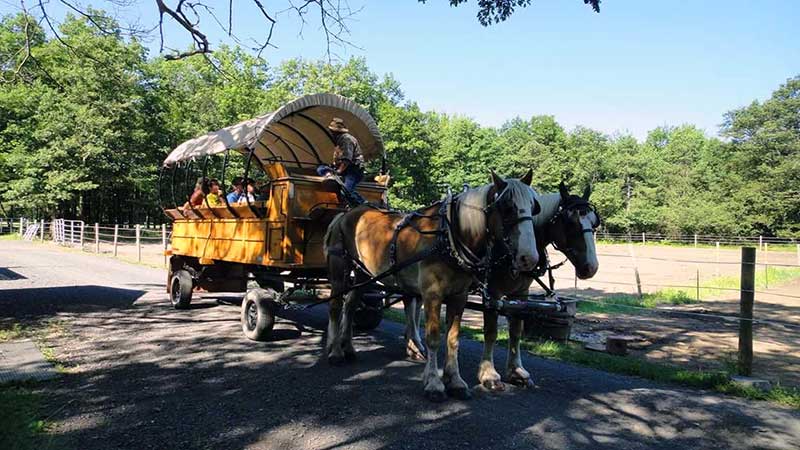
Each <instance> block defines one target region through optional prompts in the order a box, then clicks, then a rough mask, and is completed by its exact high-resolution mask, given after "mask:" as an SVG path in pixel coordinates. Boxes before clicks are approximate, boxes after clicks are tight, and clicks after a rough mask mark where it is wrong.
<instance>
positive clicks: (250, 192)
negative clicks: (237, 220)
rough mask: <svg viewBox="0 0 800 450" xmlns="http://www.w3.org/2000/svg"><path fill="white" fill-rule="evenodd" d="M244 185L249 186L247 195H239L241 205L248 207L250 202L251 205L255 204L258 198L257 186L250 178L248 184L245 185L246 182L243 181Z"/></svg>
mask: <svg viewBox="0 0 800 450" xmlns="http://www.w3.org/2000/svg"><path fill="white" fill-rule="evenodd" d="M242 184H247V195H245V194H244V193H241V194H239V204H240V205H246V204H247V202H248V201H249V202H250V203H253V202H255V201H256V196H255V192H256V184H255V182H254V181H253V180H251V179H250V178H248V179H247V183H245V182H244V180H243V181H242Z"/></svg>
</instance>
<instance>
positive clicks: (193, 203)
mask: <svg viewBox="0 0 800 450" xmlns="http://www.w3.org/2000/svg"><path fill="white" fill-rule="evenodd" d="M207 191H208V180H207V179H205V178H198V179H197V184H195V185H194V192H192V195H191V196H190V197H189V201H188V202H186V203H184V205H183V209H191V208H193V207H198V206H200V205H202V204H203V201H205V198H206V192H207Z"/></svg>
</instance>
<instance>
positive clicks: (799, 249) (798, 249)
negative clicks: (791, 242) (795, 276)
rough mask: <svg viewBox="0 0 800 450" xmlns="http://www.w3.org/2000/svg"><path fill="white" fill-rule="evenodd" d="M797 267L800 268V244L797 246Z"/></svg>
mask: <svg viewBox="0 0 800 450" xmlns="http://www.w3.org/2000/svg"><path fill="white" fill-rule="evenodd" d="M797 265H798V266H800V244H797Z"/></svg>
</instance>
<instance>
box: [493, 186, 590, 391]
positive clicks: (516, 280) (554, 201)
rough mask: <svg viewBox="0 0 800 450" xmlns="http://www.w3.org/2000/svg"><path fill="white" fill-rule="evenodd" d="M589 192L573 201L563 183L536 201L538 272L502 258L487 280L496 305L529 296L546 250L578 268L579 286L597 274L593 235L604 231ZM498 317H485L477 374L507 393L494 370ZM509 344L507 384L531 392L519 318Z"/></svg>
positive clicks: (541, 270) (544, 265)
mask: <svg viewBox="0 0 800 450" xmlns="http://www.w3.org/2000/svg"><path fill="white" fill-rule="evenodd" d="M590 195H591V187H587V188H586V189H585V190H584V192H583V196H579V195H573V194H570V193H569V190H568V189H567V187H566V186H565V185H564V183H561V185H560V186H559V192H555V193H550V194H543V195H538V194H537V195H536V199H537V200H538V201H539V204H540V205H541V212H540V213H539V214H538V215H536V217H535V218H534V221H533V224H534V231H535V235H536V244H537V251H538V253H539V255H540V256H541V258H540V261H539V267H538V268H537V270H535V271H531V272H519V273H515V272H514V271H511V270H508V268H507V264H504V263H503V259H504V258H506V256H505V255H500V256H499V257H498V259H497V260H496V261H495V264H493V266H492V270H491V273H490V276H489V284H488V293H489V297H490V298H492V299H499V298H501V297H502V296H504V295H508V296H511V297H514V296H526V295H528V291H529V289H530V286H531V283H533V281H534V279H535V278H534V277H535V276H543V275H544V274H545V273H546V271H547V268H548V267H547V265H548V264H549V262H548V260H547V250H546V247H547V246H548V245H551V244H552V245H553V247H555V248H556V249H557V250H559V251H560V252H561V253H563V254H564V256H566V257H567V259H568V260H569V262H570V263H571V264H572V265H573V266H574V267H575V274H576V275H577V277H578V278H580V279H581V280H585V279H588V278H591V277H593V276H594V275H595V273H597V269H598V267H599V263H598V261H597V252H596V249H595V242H594V229H595V228H597V227H598V226H600V216H599V214H598V213H597V211H596V210H595V208H594V206H593V205H592V204H591V203H590V202H589V196H590ZM497 318H498V314H497V311H493V310H491V309H487V310H485V311H484V315H483V334H484V347H483V356H482V358H481V363H480V366H479V369H478V380H479V381H480V382H481V384H482V385H483V386H484V387H485V388H487V389H490V390H493V391H499V390H503V389H505V385H504V384H503V382H502V381H501V378H500V374H498V373H497V370H496V369H495V367H494V357H493V351H494V345H495V342H496V340H497ZM508 328H509V333H508V334H509V342H508V359H507V366H506V377H505V379H506V381H508V382H509V383H511V384H514V385H518V386H526V387H527V386H531V385H532V384H533V381H532V379H531V375H530V373H529V372H528V371H527V370H525V368H524V367H523V366H522V358H521V356H520V342H521V340H522V333H523V322H522V319H521V318H519V317H514V316H511V317H509V318H508Z"/></svg>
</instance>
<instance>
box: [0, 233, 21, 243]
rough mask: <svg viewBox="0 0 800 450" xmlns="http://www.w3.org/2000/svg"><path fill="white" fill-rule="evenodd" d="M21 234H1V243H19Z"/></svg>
mask: <svg viewBox="0 0 800 450" xmlns="http://www.w3.org/2000/svg"><path fill="white" fill-rule="evenodd" d="M19 239H20V237H19V233H10V234H0V241H18V240H19Z"/></svg>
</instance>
